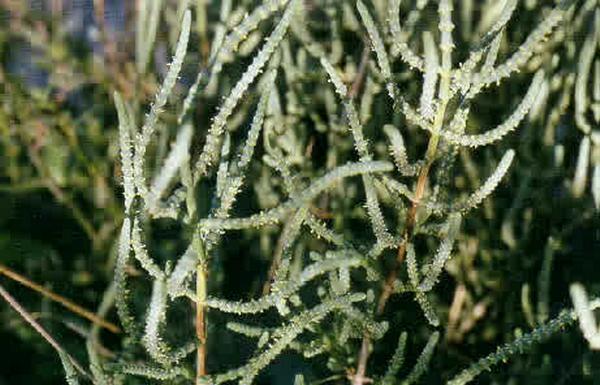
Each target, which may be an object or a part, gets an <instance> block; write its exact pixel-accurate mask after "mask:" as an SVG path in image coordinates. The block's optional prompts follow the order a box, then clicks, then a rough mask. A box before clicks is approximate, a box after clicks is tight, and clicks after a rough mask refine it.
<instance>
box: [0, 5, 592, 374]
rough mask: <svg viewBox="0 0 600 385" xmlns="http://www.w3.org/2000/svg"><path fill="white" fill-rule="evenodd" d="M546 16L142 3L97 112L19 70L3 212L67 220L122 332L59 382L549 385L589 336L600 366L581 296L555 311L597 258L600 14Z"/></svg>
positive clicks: (588, 309) (459, 8)
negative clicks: (73, 107)
mask: <svg viewBox="0 0 600 385" xmlns="http://www.w3.org/2000/svg"><path fill="white" fill-rule="evenodd" d="M547 3H548V4H546V3H545V2H543V1H535V0H530V1H526V2H524V3H523V4H521V3H520V2H518V1H516V0H515V1H513V0H507V1H505V2H501V3H499V4H495V3H494V2H473V1H472V0H460V1H458V0H456V1H453V0H439V1H437V2H429V1H427V0H416V1H400V0H371V1H366V0H363V1H361V0H359V1H356V2H355V1H354V0H343V1H342V0H340V1H337V0H319V1H311V2H306V1H301V0H265V1H253V0H240V1H234V2H232V1H228V0H223V1H220V2H206V1H197V2H191V1H182V2H179V3H177V4H175V3H174V2H163V1H150V0H146V1H142V2H140V4H139V5H138V7H137V8H136V11H135V12H134V10H133V9H132V10H131V11H132V12H131V13H132V14H133V17H134V21H135V23H133V24H132V26H133V28H134V29H135V39H132V40H133V41H132V42H131V44H129V45H127V44H125V43H123V47H120V48H127V49H125V50H124V52H126V54H125V56H126V58H124V59H121V60H123V62H122V63H120V62H119V61H118V60H120V59H114V58H113V59H110V58H109V57H108V55H107V56H106V57H104V58H103V60H105V61H106V65H107V67H110V68H112V69H114V70H115V71H116V72H115V76H111V75H110V71H107V72H103V73H101V74H98V73H96V72H95V70H91V71H87V70H84V71H81V72H82V74H81V76H82V77H84V78H85V77H89V78H101V79H102V81H100V82H98V83H99V84H98V85H96V86H94V88H93V91H92V92H91V94H92V97H91V98H92V99H93V100H94V101H95V102H96V103H99V104H100V105H102V106H106V105H113V104H114V108H113V107H110V108H109V107H106V108H102V109H100V108H98V107H93V108H92V110H91V112H89V113H85V112H83V113H81V112H77V113H76V112H74V111H68V110H66V111H63V110H62V106H61V105H60V103H58V102H56V101H55V100H52V98H51V96H50V95H52V93H51V92H50V91H54V92H56V91H57V90H58V91H62V89H61V88H60V87H59V83H56V82H55V80H53V81H51V82H50V83H49V84H48V90H36V89H35V87H32V86H25V85H23V84H22V82H21V80H20V79H19V77H18V76H17V75H15V74H13V73H11V72H10V71H8V70H6V69H5V67H6V68H8V66H7V64H6V63H4V62H3V63H2V67H1V68H0V79H1V80H4V79H6V86H5V88H6V90H7V91H8V92H7V93H6V95H7V96H6V97H4V98H3V99H2V106H1V107H2V108H1V109H0V135H1V140H2V141H1V143H0V149H1V153H2V155H3V159H4V160H3V161H2V167H1V169H0V170H1V174H0V177H1V178H2V182H3V186H4V189H3V191H4V190H5V191H6V194H8V195H9V196H17V195H18V194H20V190H22V189H29V188H30V187H29V186H31V185H36V183H37V184H38V185H39V187H37V188H36V189H39V188H41V189H42V190H47V191H48V192H49V193H50V194H51V195H52V196H53V197H54V199H55V200H56V202H57V203H58V204H59V205H61V206H62V207H63V208H64V209H66V210H65V211H66V212H67V213H68V214H66V215H65V216H67V217H70V218H72V220H74V221H75V222H76V224H77V225H78V226H79V227H80V228H81V229H82V231H83V232H84V233H85V234H86V235H87V236H88V238H89V239H90V244H91V246H90V247H89V250H91V253H93V255H94V258H95V261H101V262H102V266H103V267H102V269H100V268H98V270H99V271H94V273H97V274H99V277H98V278H96V279H97V280H98V282H97V283H98V284H97V285H96V286H95V287H94V288H90V291H91V292H92V294H94V296H91V295H88V296H87V297H85V296H81V297H79V298H78V299H79V300H82V301H83V300H85V301H87V302H90V301H92V302H93V301H94V299H95V298H100V293H101V292H102V290H101V289H100V287H101V286H102V285H105V286H106V287H107V289H106V290H105V291H104V296H103V298H104V299H103V301H102V304H101V305H100V307H99V308H98V311H97V313H98V315H99V316H100V317H104V318H111V319H118V320H119V322H120V325H121V326H122V328H123V332H122V334H120V335H119V336H118V338H113V337H109V336H107V335H104V334H100V331H99V329H98V327H97V326H95V325H93V326H91V327H90V329H89V330H85V332H84V333H83V336H84V338H85V339H86V344H85V347H86V348H85V350H86V351H85V353H87V357H88V362H89V366H88V371H89V373H87V372H85V373H81V370H76V368H74V367H73V364H72V362H71V360H70V358H69V356H68V355H66V354H65V353H63V350H62V349H57V350H58V351H59V353H60V357H59V358H60V359H61V361H62V363H63V366H64V369H65V373H66V375H67V376H66V379H67V382H68V383H69V384H77V383H86V382H89V381H91V382H92V383H94V384H111V385H113V384H114V385H118V384H124V385H125V384H138V383H147V381H155V382H158V383H165V384H191V383H196V384H214V385H216V384H221V383H232V382H238V383H240V384H245V385H249V384H252V383H291V382H292V381H294V383H295V384H313V383H314V384H316V383H324V382H328V381H331V382H334V383H347V382H350V383H352V384H353V385H363V384H366V383H370V382H374V383H379V384H385V385H390V384H406V385H407V384H417V383H443V382H444V381H448V383H449V384H453V385H456V384H465V383H468V382H470V381H472V380H474V379H475V378H477V377H478V376H480V375H482V373H483V372H485V371H488V370H490V369H492V368H495V367H496V366H497V365H498V364H499V363H501V362H507V361H511V364H510V366H509V368H508V369H507V370H506V371H503V370H500V369H498V370H497V372H495V373H494V374H490V375H489V376H488V378H487V379H489V378H492V380H491V381H492V382H498V381H500V382H510V383H532V382H529V381H530V380H536V379H535V377H534V376H535V375H536V373H538V372H536V371H530V370H529V369H528V368H529V367H534V368H539V372H542V371H545V372H544V373H548V372H549V373H551V374H550V375H552V376H553V377H552V378H553V379H554V377H556V376H558V374H556V373H560V372H561V371H560V370H559V369H555V372H554V373H552V370H553V369H552V368H551V367H550V368H548V367H547V365H546V366H544V365H545V364H544V362H546V363H547V362H548V361H549V360H556V361H558V360H560V359H561V354H560V353H557V354H556V355H550V354H545V353H542V352H539V351H537V352H536V351H535V347H536V346H537V345H539V344H540V343H542V342H545V341H547V340H549V339H550V337H552V336H554V335H557V334H562V335H563V336H569V337H572V338H569V339H566V338H563V339H562V340H560V341H558V339H555V340H551V341H552V343H554V344H556V345H559V346H562V345H560V344H571V345H568V346H569V349H570V350H571V351H572V350H576V349H577V347H578V346H579V345H582V341H581V339H578V338H577V337H576V334H573V335H571V334H567V332H566V331H565V330H566V327H567V326H570V325H571V324H574V323H575V321H576V320H577V319H579V323H580V328H581V331H582V334H583V336H584V337H585V339H586V340H587V341H588V342H589V345H590V347H591V348H597V347H598V341H597V340H598V330H597V329H598V328H597V325H596V324H595V318H594V316H593V313H592V311H593V309H595V307H596V303H595V301H588V298H587V295H586V292H585V290H584V289H583V286H581V285H580V284H574V285H572V286H571V289H570V294H571V298H572V301H573V304H574V308H575V310H574V311H572V310H562V311H560V312H558V308H559V306H558V305H559V304H560V303H561V301H563V300H564V299H565V298H566V296H567V295H568V293H569V291H568V290H566V287H567V285H568V284H570V281H572V280H575V279H577V280H579V279H580V278H577V276H576V274H577V273H578V272H580V270H583V271H584V272H585V268H586V267H585V264H582V266H579V265H577V264H576V263H575V262H573V263H571V262H565V260H566V259H568V258H566V257H568V255H569V253H576V252H575V251H573V250H574V249H576V247H577V243H578V242H579V241H578V240H576V239H574V238H573V237H575V235H576V234H577V233H580V234H581V235H580V236H581V239H582V242H584V243H593V242H594V231H596V233H597V228H596V229H595V230H594V226H595V225H597V209H598V201H599V200H600V198H599V197H600V192H599V189H600V182H599V180H600V171H599V170H600V156H599V154H600V152H599V151H600V150H599V149H600V145H599V142H598V138H600V133H599V131H598V123H599V119H600V113H598V111H600V110H599V109H598V105H599V104H598V103H599V100H600V80H599V79H600V69H599V68H600V65H599V64H598V63H599V59H598V57H597V55H596V53H597V52H598V42H599V41H600V38H599V36H600V27H599V25H600V16H599V15H600V11H599V10H598V7H597V5H595V3H594V2H593V1H591V0H588V1H567V0H562V1H558V2H550V1H548V2H547ZM192 4H194V5H196V6H195V7H192ZM2 7H6V10H4V8H2V9H3V12H6V13H7V14H8V16H9V17H10V18H14V19H16V18H17V17H18V15H20V13H19V12H17V11H18V10H15V9H9V8H8V6H2ZM475 19H478V20H475ZM194 20H195V23H194ZM25 21H26V20H23V22H25ZM47 23H48V25H49V26H54V29H55V30H60V29H61V25H60V23H58V25H57V22H56V21H55V20H47ZM569 23H571V24H569ZM25 25H27V24H25ZM21 27H22V26H21ZM54 29H53V30H52V32H53V33H54ZM161 31H167V37H166V38H165V37H164V36H162V33H161ZM11 33H12V32H9V31H4V32H3V33H2V34H1V35H0V47H1V48H0V49H1V50H2V53H4V52H5V51H6V50H7V49H8V48H10V47H11V44H13V43H14V39H13V37H11V36H10V34H11ZM20 33H21V34H24V35H27V31H26V30H25V31H21V32H20ZM56 34H57V37H55V38H54V40H53V42H54V44H57V45H58V46H62V45H64V47H66V48H65V50H66V51H68V49H67V48H69V46H68V44H67V42H68V39H66V38H64V37H62V38H61V37H60V34H59V33H58V32H56ZM101 35H102V36H103V37H102V38H103V39H104V40H103V44H104V46H105V47H108V45H107V44H108V43H107V42H108V35H107V32H106V31H102V32H101ZM582 36H583V37H584V38H583V39H579V40H578V39H577V37H582ZM33 40H35V39H33ZM581 42H583V43H581ZM31 43H33V41H32V42H31ZM563 46H565V47H567V48H569V49H570V50H567V51H568V53H566V54H564V55H563V54H562V53H561V52H562V51H561V49H562V48H563ZM575 52H577V55H576V54H575ZM52 53H53V51H52V50H50V51H49V52H45V53H44V54H45V55H46V56H45V57H48V58H50V59H49V63H50V64H52V63H53V60H54V61H58V62H68V63H70V64H72V63H73V61H70V60H68V59H67V58H65V57H63V58H60V60H58V59H56V58H53V57H52ZM54 54H55V55H56V53H55V52H54ZM65 55H67V54H65ZM72 55H73V56H74V58H77V57H78V54H77V53H75V52H73V53H72ZM161 55H162V56H161ZM80 56H81V55H80ZM3 60H4V59H3ZM96 60H98V58H96ZM563 62H566V63H567V64H563ZM165 63H170V64H165ZM561 66H562V67H561ZM73 67H74V68H78V67H77V66H76V65H73ZM92 67H93V66H92ZM74 72H75V71H74ZM155 72H156V73H159V74H161V75H154V73H155ZM519 72H522V73H523V74H521V75H519V74H518V73H519ZM117 75H118V76H117ZM159 78H162V80H161V81H159V80H158V79H159ZM592 78H593V81H590V79H592ZM527 84H528V86H527ZM492 86H494V87H492ZM590 86H591V88H590ZM110 95H112V100H110ZM555 95H558V96H555ZM556 98H558V99H559V100H558V101H557V102H556V105H553V104H552V102H553V99H556ZM29 99H32V100H33V102H31V103H29V105H28V103H27V102H26V101H27V100H29ZM571 99H573V106H572V108H571V107H570V104H571ZM92 104H94V103H92ZM96 109H98V111H97V110H96ZM78 114H79V115H78ZM557 114H558V115H557ZM104 115H106V116H109V118H104ZM565 126H569V127H570V126H573V127H576V128H577V129H576V130H575V131H577V133H576V134H571V133H568V134H564V133H561V134H560V135H559V134H558V133H557V132H558V131H559V130H563V131H564V130H566V128H565ZM39 127H43V128H42V129H40V128H39ZM94 127H96V129H94ZM485 127H493V128H491V129H487V128H485ZM100 128H102V130H100ZM40 130H41V131H40ZM40 132H43V134H40ZM561 135H563V136H566V137H567V139H564V138H560V136H561ZM565 154H567V155H569V156H565ZM480 174H485V175H488V176H487V178H481V177H480ZM590 175H591V178H590ZM82 179H83V181H82ZM588 180H591V181H590V182H589V183H588ZM90 183H94V185H93V186H92V187H90ZM588 187H589V189H590V192H591V194H589V195H590V196H589V197H588V196H587V195H586V194H585V192H586V191H587V189H588ZM99 188H103V189H104V190H105V191H104V196H103V197H100V198H99V197H97V196H96V195H97V194H98V192H97V191H96V190H97V189H99ZM555 189H558V190H559V192H558V193H556V194H557V195H559V196H558V197H555V196H554V195H552V194H553V193H552V192H551V191H553V190H555ZM565 189H566V190H565ZM563 190H565V191H563ZM95 194H96V195H95ZM120 195H122V201H123V203H122V204H121V203H120V202H121V197H120ZM553 206H556V208H554V207H553ZM561 209H562V210H561ZM0 225H2V226H4V225H3V224H2V222H0ZM7 228H10V227H7ZM542 228H543V230H540V229H542ZM590 229H591V230H590ZM2 231H5V230H4V229H3V230H2ZM6 231H9V230H6ZM596 235H597V234H596ZM0 241H1V240H0ZM78 247H79V245H73V246H72V248H74V249H77V248H78ZM82 253H85V251H84V252H82ZM7 258H8V257H7ZM13 258H14V257H13ZM561 258H562V259H561ZM14 259H15V260H16V259H17V258H14ZM557 263H560V264H561V266H563V267H564V266H566V267H565V268H564V271H563V270H561V269H558V268H557V267H555V266H553V264H557ZM38 270H39V269H38ZM527 273H531V274H536V275H537V274H538V273H539V278H538V282H537V286H536V287H537V292H536V299H537V306H536V308H535V309H534V307H533V306H532V305H531V302H530V294H531V293H530V290H529V287H530V283H529V282H528V279H529V277H528V276H527ZM592 278H593V277H585V276H584V277H583V279H584V280H591V279H592ZM41 279H43V280H45V281H46V280H49V278H46V277H45V276H42V278H41ZM514 282H517V283H518V284H517V285H514V284H513V283H514ZM555 282H556V288H555V285H554V283H555ZM592 282H593V281H592ZM586 284H587V282H586ZM513 286H514V287H513ZM589 287H590V288H591V290H594V291H597V290H596V289H597V285H596V286H594V285H590V286H589ZM515 295H516V296H517V298H519V300H515ZM90 298H92V299H91V300H90ZM412 298H414V302H413V301H407V299H412ZM33 303H34V302H31V303H30V304H33ZM505 304H506V305H505ZM515 304H516V305H515ZM519 304H521V308H519ZM32 306H33V305H32ZM44 306H46V305H44ZM113 306H114V311H113ZM520 310H522V311H523V313H522V314H521V312H520ZM534 312H535V313H536V314H534ZM113 313H114V314H113ZM552 313H558V316H557V317H556V318H553V319H551V320H550V321H547V320H548V319H549V318H551V317H550V316H551V314H552ZM527 323H528V324H529V325H527ZM523 327H525V328H526V327H532V328H533V329H532V330H531V331H522V330H521V328H523ZM513 329H516V331H515V333H514V334H513V333H512V332H510V330H513ZM19 330H20V329H19ZM399 330H402V332H401V333H400V334H399V336H398V334H397V333H398V331H399ZM514 335H516V338H512V337H513V336H514ZM507 340H510V341H508V342H507ZM240 341H241V342H240ZM393 341H398V342H397V344H394V343H392V342H393ZM577 344H579V345H577ZM494 345H495V346H498V348H497V349H496V350H495V352H493V353H491V354H490V353H489V350H490V348H489V347H490V346H494ZM413 346H417V347H418V346H422V347H423V348H422V351H421V352H420V353H418V352H415V351H414V349H413ZM68 348H74V349H76V348H77V347H76V346H75V347H71V346H68ZM531 350H533V351H534V353H536V354H533V355H532V357H534V358H532V359H530V360H525V359H523V358H522V357H520V356H519V354H522V353H525V352H526V351H531ZM552 350H553V351H554V352H555V353H556V350H560V348H555V349H552ZM65 351H66V350H65ZM81 353H83V351H82V352H81ZM82 355H83V354H82ZM538 356H539V358H540V359H541V360H538V359H537V358H538ZM564 356H566V353H564V355H563V357H564ZM479 357H483V358H479ZM572 360H574V358H573V359H571V357H569V365H570V364H572ZM286 362H287V363H288V364H289V363H290V362H291V363H299V362H302V363H303V365H305V366H300V368H302V370H301V372H302V373H299V371H300V370H298V367H296V366H297V365H288V366H290V367H292V366H293V368H292V369H289V370H286V371H285V373H284V377H285V379H284V380H281V379H280V380H276V379H275V378H277V376H278V375H280V374H278V373H279V372H278V370H280V369H278V368H279V366H285V363H286ZM540 362H541V363H540ZM407 363H411V364H412V365H413V366H412V368H407V369H405V366H406V364H407ZM469 363H471V364H469ZM567 365H568V364H567V363H565V364H564V366H565V367H566V366H567ZM572 366H575V365H574V364H573V365H572ZM463 367H466V369H464V370H462V371H460V368H463ZM77 369H78V368H77ZM546 375H548V374H546ZM577 375H578V376H582V378H585V381H591V380H592V379H594V378H598V372H594V371H592V372H591V374H590V373H581V374H579V373H577ZM528 376H530V377H528ZM482 381H486V379H482ZM537 381H539V379H538V380H537ZM548 382H550V380H548V381H547V383H548ZM40 383H42V382H40ZM151 383H154V382H151Z"/></svg>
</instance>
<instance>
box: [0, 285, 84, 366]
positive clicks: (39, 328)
mask: <svg viewBox="0 0 600 385" xmlns="http://www.w3.org/2000/svg"><path fill="white" fill-rule="evenodd" d="M0 296H1V297H2V298H4V300H5V301H6V302H7V303H8V304H9V305H10V306H11V307H12V308H13V309H14V310H15V311H16V312H17V313H19V315H20V316H21V317H23V319H24V320H25V321H27V323H28V324H29V325H31V327H33V328H34V329H35V330H36V331H37V332H38V333H39V334H40V335H41V336H42V337H43V338H44V339H45V340H46V341H47V342H48V343H49V344H50V345H51V346H52V347H53V348H54V349H55V350H56V351H57V352H58V353H59V354H62V355H64V356H65V357H67V358H68V359H69V361H71V364H72V365H73V367H74V368H75V369H77V371H78V372H79V373H81V374H82V375H83V376H85V377H88V378H89V377H90V375H89V374H88V373H87V372H86V371H85V369H83V367H82V366H81V364H80V363H79V362H77V360H76V359H75V358H73V357H72V356H71V355H70V354H69V353H67V352H66V350H65V349H63V348H62V346H60V344H59V343H58V342H57V341H56V340H55V339H54V338H53V337H52V336H51V335H50V334H48V332H47V331H46V330H45V329H44V328H43V327H42V325H40V324H39V323H38V322H37V321H36V320H35V318H34V317H33V316H32V315H31V314H29V312H28V311H27V310H25V308H24V307H23V306H21V304H20V303H19V302H17V300H16V299H14V298H13V296H11V295H10V294H9V293H8V292H7V291H6V289H4V287H3V286H2V285H0Z"/></svg>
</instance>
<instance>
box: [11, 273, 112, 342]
mask: <svg viewBox="0 0 600 385" xmlns="http://www.w3.org/2000/svg"><path fill="white" fill-rule="evenodd" d="M0 275H4V276H6V277H8V278H10V279H12V280H13V281H16V282H18V283H20V284H22V285H24V286H27V287H28V288H30V289H32V290H35V291H36V292H38V293H40V294H41V295H43V296H44V297H46V298H49V299H51V300H52V301H54V302H58V303H59V304H61V305H63V306H64V307H66V308H67V309H69V310H71V311H72V312H73V313H75V314H77V315H79V316H81V317H83V318H86V319H88V320H89V321H91V322H93V323H95V324H97V325H98V326H101V327H103V328H105V329H107V330H109V331H111V332H113V333H115V334H117V333H120V332H121V329H119V327H118V326H117V325H115V324H113V323H111V322H108V321H106V320H104V319H102V318H100V317H98V316H97V315H96V314H94V313H92V312H90V311H88V310H86V309H84V308H83V307H81V306H79V305H77V304H76V303H74V302H72V301H70V300H69V299H67V298H65V297H63V296H61V295H59V294H56V293H54V292H52V291H50V290H48V289H46V288H45V287H43V286H41V285H39V284H37V283H35V282H33V281H32V280H30V279H29V278H27V277H24V276H23V275H21V274H19V273H17V272H16V271H14V270H11V269H10V268H8V267H7V266H5V265H3V264H0Z"/></svg>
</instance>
